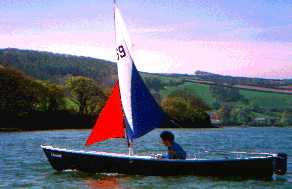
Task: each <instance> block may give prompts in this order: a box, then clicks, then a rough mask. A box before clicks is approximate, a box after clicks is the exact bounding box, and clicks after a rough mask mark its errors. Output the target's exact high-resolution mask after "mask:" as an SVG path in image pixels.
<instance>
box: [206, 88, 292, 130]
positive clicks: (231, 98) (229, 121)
mask: <svg viewBox="0 0 292 189" xmlns="http://www.w3.org/2000/svg"><path fill="white" fill-rule="evenodd" d="M209 91H210V93H211V94H212V95H213V96H214V97H215V99H216V101H215V102H214V103H213V105H212V106H213V109H214V111H217V113H218V114H219V115H220V118H221V120H222V124H223V125H232V126H237V125H244V126H291V125H292V96H291V102H290V103H291V108H287V109H266V108H263V107H260V106H258V105H256V104H254V103H252V102H250V101H249V100H248V99H247V98H245V97H244V96H243V95H241V94H240V91H239V89H238V88H233V87H228V86H222V85H210V89H209ZM263 103H264V102H263Z"/></svg>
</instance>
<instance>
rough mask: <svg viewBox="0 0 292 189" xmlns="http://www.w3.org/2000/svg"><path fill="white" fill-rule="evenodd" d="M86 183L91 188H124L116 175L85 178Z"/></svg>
mask: <svg viewBox="0 0 292 189" xmlns="http://www.w3.org/2000/svg"><path fill="white" fill-rule="evenodd" d="M124 179H125V178H124ZM85 183H86V185H87V186H88V187H89V188H90V189H124V188H123V187H122V186H121V185H120V183H119V179H118V177H116V176H103V177H101V178H98V179H93V178H89V179H86V180H85Z"/></svg>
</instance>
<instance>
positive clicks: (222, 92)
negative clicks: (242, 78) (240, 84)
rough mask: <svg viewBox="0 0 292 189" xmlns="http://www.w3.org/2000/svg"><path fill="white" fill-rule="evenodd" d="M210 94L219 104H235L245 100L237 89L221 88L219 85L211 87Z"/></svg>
mask: <svg viewBox="0 0 292 189" xmlns="http://www.w3.org/2000/svg"><path fill="white" fill-rule="evenodd" d="M210 92H211V93H212V95H213V96H214V97H215V98H216V100H217V101H218V102H235V101H239V100H241V99H242V98H243V96H241V95H240V93H239V90H238V89H237V88H234V87H225V86H220V85H219V84H216V85H211V86H210Z"/></svg>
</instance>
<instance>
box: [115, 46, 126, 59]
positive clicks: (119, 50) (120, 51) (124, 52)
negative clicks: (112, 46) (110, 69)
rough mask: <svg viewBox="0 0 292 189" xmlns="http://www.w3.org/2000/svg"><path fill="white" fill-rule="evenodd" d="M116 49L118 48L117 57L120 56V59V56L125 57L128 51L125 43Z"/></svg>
mask: <svg viewBox="0 0 292 189" xmlns="http://www.w3.org/2000/svg"><path fill="white" fill-rule="evenodd" d="M116 50H117V57H118V60H119V59H120V58H124V57H125V56H126V51H125V49H124V46H123V45H120V46H119V47H118V48H117V49H116Z"/></svg>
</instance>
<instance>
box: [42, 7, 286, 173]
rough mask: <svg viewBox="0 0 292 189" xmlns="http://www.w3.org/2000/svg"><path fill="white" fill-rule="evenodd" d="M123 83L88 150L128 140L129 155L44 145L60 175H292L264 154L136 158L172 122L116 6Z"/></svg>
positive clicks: (280, 157) (280, 159)
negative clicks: (139, 142)
mask: <svg viewBox="0 0 292 189" xmlns="http://www.w3.org/2000/svg"><path fill="white" fill-rule="evenodd" d="M114 18H115V30H116V53H117V66H118V81H117V82H116V83H115V85H114V87H113V90H112V93H111V95H110V97H109V99H108V100H107V102H106V105H105V107H104V108H103V110H102V111H101V113H100V115H99V117H98V119H97V121H96V124H95V126H94V128H93V130H92V132H91V134H90V136H89V137H88V139H87V141H86V145H87V146H89V145H93V144H95V143H97V142H101V141H104V140H108V139H112V138H125V139H126V140H127V141H128V147H129V152H128V153H125V154H120V153H108V152H98V151H85V150H71V149H64V148H57V147H53V146H47V145H46V146H45V145H42V146H41V148H42V149H43V151H44V152H45V154H46V156H47V158H48V160H49V162H50V164H51V165H52V167H53V168H54V169H56V170H58V171H62V170H66V169H73V170H79V171H83V172H90V173H121V174H129V175H133V174H134V175H152V176H155V175H159V176H163V175H203V176H220V177H221V176H223V177H226V176H232V177H234V176H240V177H256V178H262V177H264V178H267V177H270V178H271V177H272V176H273V174H274V173H276V174H279V175H283V174H285V173H286V170H287V155H286V154H283V153H279V154H262V155H260V156H256V157H253V156H251V157H244V158H240V157H239V158H231V159H213V160H210V159H198V158H187V159H186V160H171V159H161V158H157V157H155V156H151V155H149V156H147V155H143V156H141V155H136V154H134V152H133V144H134V140H135V139H137V138H139V137H141V136H144V135H146V134H147V133H148V132H150V131H152V130H153V129H155V128H159V127H160V126H161V124H162V123H163V122H164V121H167V119H168V117H167V116H166V115H165V113H164V112H163V111H162V110H161V108H160V107H159V105H158V104H157V103H156V102H155V100H154V98H153V97H152V95H151V94H150V92H149V90H148V89H147V87H146V86H145V84H144V82H143V80H142V78H141V76H140V74H139V72H138V70H137V68H136V66H135V63H134V62H135V61H134V60H135V59H134V56H133V50H132V43H131V39H130V37H129V35H128V32H127V29H126V25H125V22H124V20H123V18H122V15H121V12H120V10H119V8H118V6H117V5H116V3H115V2H114Z"/></svg>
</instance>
